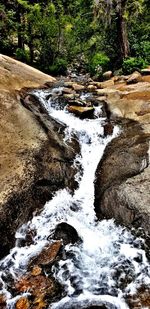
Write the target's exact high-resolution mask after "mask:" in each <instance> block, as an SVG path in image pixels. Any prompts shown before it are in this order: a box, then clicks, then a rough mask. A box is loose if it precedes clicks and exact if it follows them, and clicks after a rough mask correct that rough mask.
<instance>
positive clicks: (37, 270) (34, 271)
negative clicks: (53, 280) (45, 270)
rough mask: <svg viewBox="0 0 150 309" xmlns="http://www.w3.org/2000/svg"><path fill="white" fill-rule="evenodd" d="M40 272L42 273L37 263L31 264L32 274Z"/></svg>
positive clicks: (39, 273)
mask: <svg viewBox="0 0 150 309" xmlns="http://www.w3.org/2000/svg"><path fill="white" fill-rule="evenodd" d="M41 273H42V268H41V267H39V266H38V265H35V266H33V269H32V272H31V274H32V276H38V275H41Z"/></svg>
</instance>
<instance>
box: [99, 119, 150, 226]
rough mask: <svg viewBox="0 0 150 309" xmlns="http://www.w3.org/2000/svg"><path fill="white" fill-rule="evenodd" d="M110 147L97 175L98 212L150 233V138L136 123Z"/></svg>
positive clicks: (127, 124)
mask: <svg viewBox="0 0 150 309" xmlns="http://www.w3.org/2000/svg"><path fill="white" fill-rule="evenodd" d="M125 127H126V129H125V131H124V132H123V133H122V134H121V135H120V136H119V137H117V138H115V139H114V140H113V141H111V143H110V144H108V145H107V147H106V150H105V153H104V155H103V157H102V160H101V162H100V163H99V165H98V168H97V171H96V181H95V209H96V213H97V215H98V217H99V218H102V217H107V218H115V219H116V221H117V222H119V223H123V224H124V225H126V226H135V227H139V226H140V227H143V229H144V230H145V231H146V232H150V208H149V205H150V190H149V188H150V178H149V175H150V174H149V172H150V167H149V157H148V151H149V140H150V134H146V133H144V132H143V131H142V129H141V128H140V126H139V125H138V124H136V123H134V122H128V121H127V123H126V126H125Z"/></svg>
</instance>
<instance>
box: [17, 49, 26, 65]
mask: <svg viewBox="0 0 150 309" xmlns="http://www.w3.org/2000/svg"><path fill="white" fill-rule="evenodd" d="M15 56H16V58H17V59H18V60H20V61H22V62H27V63H29V62H30V55H29V51H28V50H26V49H22V48H17V49H16V52H15Z"/></svg>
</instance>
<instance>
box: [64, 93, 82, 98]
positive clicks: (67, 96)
mask: <svg viewBox="0 0 150 309" xmlns="http://www.w3.org/2000/svg"><path fill="white" fill-rule="evenodd" d="M78 96H79V95H78V94H77V93H76V94H75V95H74V94H73V93H64V94H63V98H65V99H67V100H74V99H75V97H78Z"/></svg>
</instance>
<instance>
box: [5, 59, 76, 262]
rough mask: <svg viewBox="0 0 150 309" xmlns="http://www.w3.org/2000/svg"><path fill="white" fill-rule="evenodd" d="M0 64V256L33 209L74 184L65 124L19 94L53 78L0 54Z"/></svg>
mask: <svg viewBox="0 0 150 309" xmlns="http://www.w3.org/2000/svg"><path fill="white" fill-rule="evenodd" d="M0 65H1V66H0V73H1V79H0V89H1V91H0V118H1V122H0V149H1V156H0V167H1V173H0V238H1V244H0V255H1V257H3V256H4V255H6V254H7V253H8V252H9V250H10V248H11V247H12V246H13V245H14V242H15V237H14V235H15V232H16V229H17V228H18V227H19V226H20V225H22V224H23V223H25V222H27V221H28V220H29V219H30V218H31V215H32V212H33V211H35V209H37V208H41V207H42V206H43V205H44V204H45V202H46V201H47V200H49V199H50V198H51V197H52V194H53V192H55V191H56V190H58V188H62V187H64V186H66V185H67V186H68V185H69V187H70V184H71V183H72V185H73V183H74V184H75V185H76V182H75V180H74V175H75V173H76V171H75V169H74V168H73V167H72V162H73V159H74V157H75V156H76V150H77V149H76V150H75V148H76V146H77V145H78V142H77V140H76V139H75V137H74V138H73V139H72V141H71V144H68V145H67V143H65V142H64V125H63V124H62V123H60V122H59V123H58V122H56V121H55V120H54V119H53V118H51V117H50V116H49V115H48V114H47V112H46V110H45V109H44V108H43V107H42V106H41V104H40V102H39V101H38V99H37V98H36V97H35V96H33V95H30V96H27V94H26V90H25V89H24V90H20V91H19V89H21V88H22V87H25V86H26V87H29V86H34V87H37V86H38V87H39V85H41V83H44V82H45V81H47V80H48V79H49V80H53V79H52V78H51V77H49V78H48V75H45V74H44V75H43V73H42V72H40V71H38V72H37V71H36V70H34V69H33V68H31V67H29V66H26V65H24V64H22V63H20V62H18V61H16V62H15V60H13V59H11V58H9V57H5V56H0ZM24 66H25V67H24ZM4 67H5V68H4ZM15 74H16V75H15ZM17 74H18V76H17ZM36 74H37V75H36ZM26 96H27V98H26ZM75 144H76V146H75ZM74 146H75V148H74ZM77 148H78V150H79V146H77ZM73 149H74V150H73ZM71 179H72V180H73V182H72V180H71ZM69 183H70V184H69ZM73 187H74V185H73ZM73 187H72V189H73ZM8 214H9V215H8ZM31 238H32V237H30V240H31V242H32V239H31Z"/></svg>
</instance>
